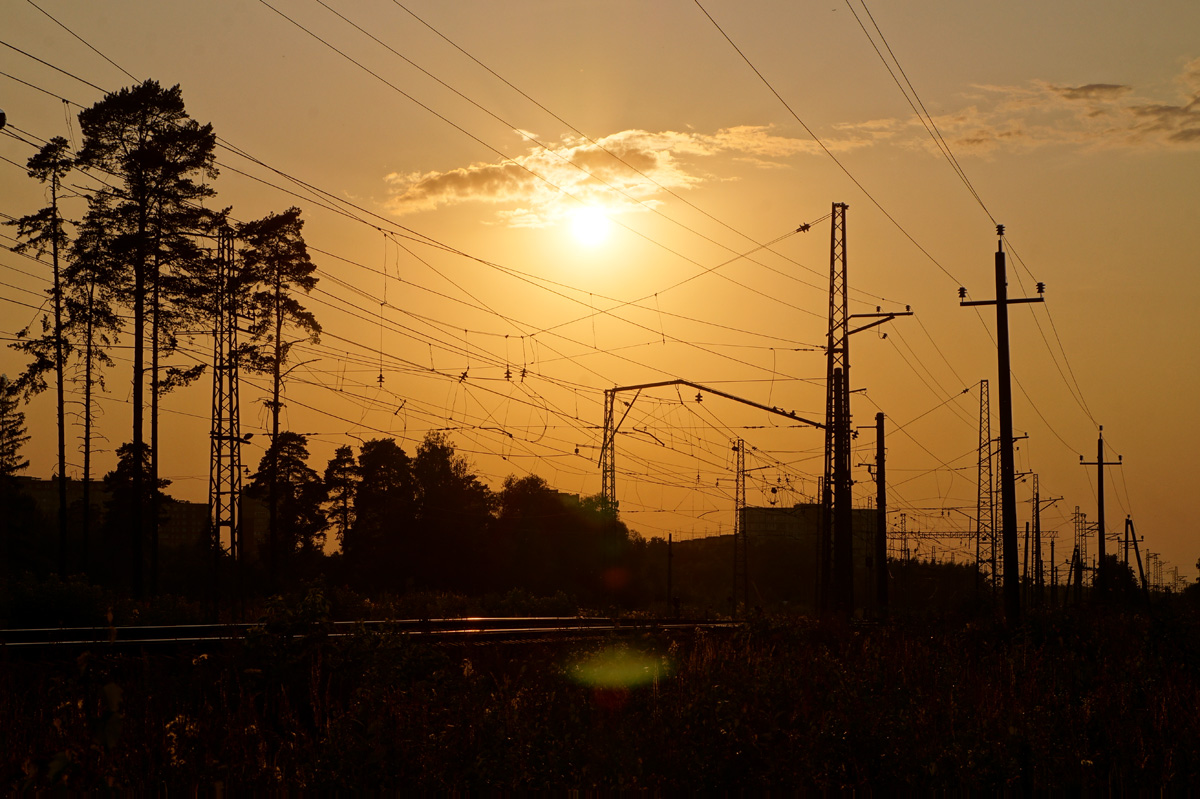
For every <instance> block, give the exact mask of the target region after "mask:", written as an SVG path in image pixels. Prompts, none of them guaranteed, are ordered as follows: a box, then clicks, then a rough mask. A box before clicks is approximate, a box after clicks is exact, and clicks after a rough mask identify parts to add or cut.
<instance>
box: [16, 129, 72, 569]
mask: <svg viewBox="0 0 1200 799" xmlns="http://www.w3.org/2000/svg"><path fill="white" fill-rule="evenodd" d="M27 167H28V172H29V176H30V177H31V178H34V179H36V180H37V181H39V182H41V183H45V184H48V185H49V188H50V204H49V205H48V206H46V207H45V208H42V209H41V210H39V211H35V212H34V213H32V214H29V215H28V216H23V217H21V218H20V219H17V220H15V221H14V222H10V223H9V224H12V225H15V226H16V227H17V240H18V243H17V246H16V247H14V248H13V249H14V250H15V251H17V252H27V251H30V250H32V251H34V252H37V253H41V254H47V253H48V254H49V255H50V258H51V270H52V273H53V281H52V282H51V288H50V297H51V300H52V304H53V317H52V318H53V321H52V322H51V321H50V319H48V318H47V317H46V316H43V317H42V335H41V336H40V337H39V338H36V339H28V338H27V336H28V330H29V329H28V328H26V329H25V330H22V331H21V332H20V333H19V334H18V338H19V339H22V340H21V341H18V342H17V343H15V344H13V345H12V346H13V347H14V348H15V349H18V350H21V351H23V352H25V353H26V354H27V355H32V356H33V361H32V362H31V363H30V364H29V366H28V367H27V368H26V370H25V374H24V375H22V377H21V379H20V381H19V382H20V383H21V384H22V386H23V387H24V388H25V392H26V396H27V397H28V396H29V395H31V394H35V393H37V392H39V391H41V390H42V389H44V388H45V387H46V380H45V372H47V371H49V370H50V369H53V370H54V378H55V389H56V399H57V401H58V404H57V410H58V417H57V421H58V573H59V576H62V577H65V576H66V574H67V444H66V440H67V424H66V412H65V404H64V403H65V395H64V390H65V388H64V385H63V369H64V365H65V363H66V359H67V355H68V353H69V349H70V348H69V346H68V344H67V341H66V336H65V335H64V332H63V328H64V301H63V275H62V268H61V265H60V263H59V253H60V251H62V250H64V249H65V248H66V246H67V233H66V229H65V227H64V225H63V218H62V214H61V213H60V212H59V207H58V192H59V186H60V183H61V181H62V179H63V178H64V177H66V176H67V174H68V173H69V172H70V171H71V169H72V167H73V161H72V158H71V151H70V145H68V144H67V140H66V139H64V138H63V137H61V136H55V137H54V138H53V139H51V140H50V141H48V142H46V144H45V146H43V147H42V148H41V149H40V150H39V151H38V152H37V153H35V154H34V155H33V156H32V157H31V158H30V159H29V161H28V163H27Z"/></svg>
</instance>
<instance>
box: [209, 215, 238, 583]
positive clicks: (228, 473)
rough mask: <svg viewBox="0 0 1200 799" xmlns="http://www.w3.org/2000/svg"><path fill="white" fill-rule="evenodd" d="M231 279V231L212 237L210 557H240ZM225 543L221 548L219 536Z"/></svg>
mask: <svg viewBox="0 0 1200 799" xmlns="http://www.w3.org/2000/svg"><path fill="white" fill-rule="evenodd" d="M237 282H238V281H237V277H236V254H235V252H234V246H233V231H231V230H230V229H229V228H223V229H222V230H221V232H220V234H219V236H218V238H217V287H218V291H217V307H216V314H215V320H216V321H215V325H214V329H213V339H214V345H213V400H212V434H211V444H210V452H211V459H210V461H209V470H208V508H209V514H210V517H209V524H210V526H211V530H212V533H211V534H212V544H213V551H214V557H216V558H217V559H218V560H219V559H220V556H221V554H222V553H223V552H228V553H229V554H230V555H231V556H232V557H233V559H234V560H235V561H240V560H241V558H242V540H241V524H240V519H239V517H238V497H239V495H240V494H241V486H242V458H241V443H242V436H241V422H240V416H239V411H238V368H237ZM223 538H224V539H225V540H227V541H228V542H229V546H228V548H227V549H226V547H225V545H224V544H223V543H222V539H223Z"/></svg>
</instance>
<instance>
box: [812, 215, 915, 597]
mask: <svg viewBox="0 0 1200 799" xmlns="http://www.w3.org/2000/svg"><path fill="white" fill-rule="evenodd" d="M849 207H850V206H849V205H847V204H846V203H834V204H833V212H832V220H833V221H832V224H831V226H830V233H829V329H828V335H827V339H826V348H825V361H826V364H825V367H826V369H825V472H824V480H823V483H822V489H821V542H820V544H821V554H820V561H819V565H820V572H819V574H820V577H819V579H820V581H821V591H820V599H821V607H822V609H823V610H837V611H841V612H848V611H850V610H851V609H852V607H853V605H854V532H853V529H852V525H853V514H852V513H851V505H850V496H851V495H850V487H851V485H852V481H851V479H850V336H852V335H853V334H855V333H859V332H861V331H863V330H869V329H870V328H872V327H876V326H878V325H881V324H883V323H884V322H888V321H891V320H892V319H895V318H896V317H897V316H912V311H911V310H909V309H908V308H905V309H904V310H903V311H880V310H879V309H878V308H876V313H862V314H851V313H849V312H848V310H847V305H846V297H847V292H848V290H849V280H848V278H847V275H846V209H847V208H849ZM851 319H873V320H874V321H873V322H870V323H868V324H865V325H862V326H860V327H857V328H854V329H853V330H851V329H850V320H851Z"/></svg>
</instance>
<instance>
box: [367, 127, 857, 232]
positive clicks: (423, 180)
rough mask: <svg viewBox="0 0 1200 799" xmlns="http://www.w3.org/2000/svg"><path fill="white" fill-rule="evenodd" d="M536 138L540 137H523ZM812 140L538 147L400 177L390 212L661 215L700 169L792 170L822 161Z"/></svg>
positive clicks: (748, 131)
mask: <svg viewBox="0 0 1200 799" xmlns="http://www.w3.org/2000/svg"><path fill="white" fill-rule="evenodd" d="M518 133H519V134H520V135H522V136H523V137H524V138H526V139H527V140H532V139H533V136H532V135H531V134H528V133H524V132H521V131H518ZM871 138H872V137H871V136H869V135H867V134H864V133H861V132H856V131H850V132H848V133H847V135H844V136H841V137H838V138H834V139H831V140H830V141H827V142H826V146H827V147H829V148H830V149H838V150H846V149H850V148H853V147H858V146H864V145H866V144H869V143H870V140H871ZM819 152H820V148H819V147H818V145H817V144H816V143H815V142H813V141H811V140H804V139H796V138H790V137H787V136H780V135H777V134H776V133H774V132H773V129H772V128H771V127H769V126H761V125H740V126H735V127H729V128H723V129H721V130H718V131H716V132H715V133H697V132H694V131H685V132H680V131H660V132H651V131H645V130H625V131H621V132H619V133H614V134H612V135H609V136H605V137H604V138H602V139H598V140H595V141H589V140H586V139H581V138H578V137H568V138H564V139H563V140H562V141H560V142H557V143H554V144H552V145H549V146H547V147H542V146H540V145H538V144H536V143H531V146H530V148H529V150H528V151H527V152H526V153H525V154H524V155H521V156H518V157H515V158H512V159H509V160H507V161H502V162H498V163H478V164H472V165H470V166H464V167H458V168H456V169H450V170H447V171H444V172H423V173H407V174H401V173H393V174H390V175H388V176H387V177H386V181H387V183H388V184H389V187H390V190H391V197H390V199H389V201H388V203H387V206H388V209H389V210H390V211H392V212H393V213H396V214H405V213H412V212H416V211H426V210H432V209H434V208H438V207H441V206H448V205H455V204H459V203H465V202H480V203H489V204H494V205H507V206H513V207H511V208H506V209H503V210H501V211H500V212H499V214H498V215H499V216H500V218H501V219H503V220H504V221H505V222H506V223H507V224H509V225H513V226H521V227H539V226H543V225H548V224H552V223H553V222H555V221H557V220H558V219H559V218H561V217H562V216H563V215H564V214H566V213H569V212H570V211H572V210H574V209H576V208H578V207H579V205H580V204H581V203H583V204H596V205H601V206H603V207H604V208H605V209H606V210H607V211H608V212H609V213H610V214H612V213H630V212H638V211H647V210H650V209H653V208H654V207H656V206H657V204H659V203H660V202H661V201H662V197H663V195H665V194H667V193H668V192H681V191H686V190H688V189H690V188H693V187H695V186H698V185H700V184H701V183H704V182H706V181H709V180H712V179H715V178H713V177H712V176H711V175H709V174H707V173H706V172H703V171H702V170H701V168H700V162H701V161H702V160H704V159H711V158H713V157H715V156H720V155H726V156H731V157H733V158H735V159H738V160H741V161H744V162H749V163H752V164H754V165H756V166H759V167H763V168H779V167H786V166H787V165H788V159H790V158H793V157H795V156H799V155H811V154H815V153H819Z"/></svg>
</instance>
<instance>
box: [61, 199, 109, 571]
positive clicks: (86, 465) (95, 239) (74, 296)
mask: <svg viewBox="0 0 1200 799" xmlns="http://www.w3.org/2000/svg"><path fill="white" fill-rule="evenodd" d="M92 210H93V213H91V214H89V215H88V218H87V219H86V220H85V221H84V223H83V224H82V225H80V227H79V231H78V234H77V235H76V237H75V240H74V241H73V242H72V243H71V257H70V262H69V264H68V265H67V268H66V269H65V270H64V278H65V281H66V285H67V296H66V305H67V317H68V319H69V324H68V327H69V329H70V330H71V331H72V334H71V335H72V337H73V339H74V340H75V341H76V342H77V347H78V349H79V351H80V352H79V356H80V359H81V360H82V366H83V378H82V380H83V508H82V520H81V526H82V528H83V540H82V542H81V547H80V548H81V551H82V555H83V562H84V564H85V565H87V564H90V563H91V551H92V550H91V546H92V540H91V534H92V494H91V491H92V441H93V438H94V435H93V432H92V429H93V422H94V421H95V399H94V392H95V389H97V388H99V389H100V390H102V391H103V390H104V387H105V385H104V369H105V368H107V367H111V366H112V365H113V362H112V358H110V357H109V355H108V348H109V347H110V346H112V345H113V344H114V343H116V339H117V334H118V333H119V332H120V330H121V324H122V320H121V317H120V316H119V315H118V314H117V312H116V298H117V297H118V296H119V294H120V287H119V281H120V280H121V272H120V270H119V268H118V265H117V264H115V263H114V261H113V258H112V256H111V254H110V253H109V250H108V243H109V239H108V236H107V230H106V228H105V225H104V218H105V216H106V215H105V214H104V213H97V210H98V209H97V207H96V206H95V205H93V209H92Z"/></svg>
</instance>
